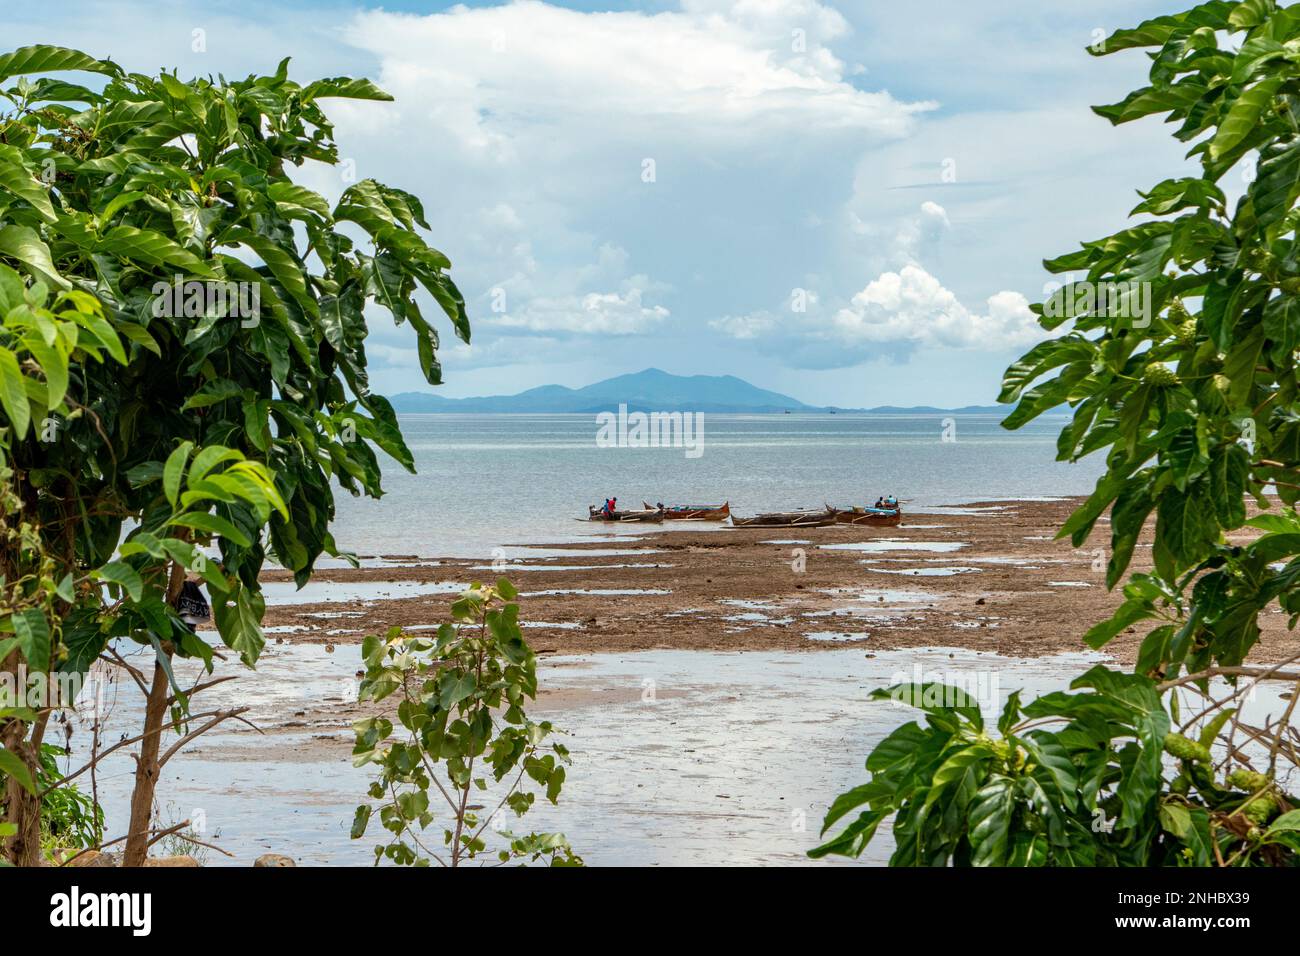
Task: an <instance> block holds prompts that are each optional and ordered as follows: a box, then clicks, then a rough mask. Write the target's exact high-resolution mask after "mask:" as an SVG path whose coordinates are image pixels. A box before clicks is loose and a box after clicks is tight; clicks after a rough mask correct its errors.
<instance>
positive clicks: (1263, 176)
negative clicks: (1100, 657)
mask: <svg viewBox="0 0 1300 956" xmlns="http://www.w3.org/2000/svg"><path fill="white" fill-rule="evenodd" d="M1131 49H1147V50H1149V51H1150V52H1149V53H1148V56H1149V57H1150V60H1151V71H1150V79H1151V83H1150V85H1149V86H1145V87H1143V88H1142V89H1139V90H1136V91H1134V92H1133V93H1131V94H1130V95H1129V96H1127V97H1125V98H1124V99H1123V100H1122V101H1121V102H1119V103H1115V104H1113V105H1109V106H1102V107H1097V108H1096V112H1097V113H1098V114H1099V115H1101V116H1102V117H1105V118H1106V119H1108V120H1110V121H1111V122H1112V123H1115V124H1119V123H1127V122H1130V121H1132V120H1136V119H1139V118H1142V117H1147V116H1152V115H1157V114H1163V115H1164V116H1165V119H1166V122H1168V123H1171V124H1173V125H1174V131H1173V135H1174V136H1175V137H1176V138H1177V139H1178V140H1179V141H1181V142H1184V143H1187V144H1189V153H1188V155H1189V156H1192V157H1195V158H1196V159H1197V160H1198V161H1199V163H1200V175H1199V176H1185V177H1180V178H1175V179H1168V180H1165V181H1164V182H1161V183H1159V184H1158V185H1156V186H1154V187H1153V188H1151V189H1149V190H1147V191H1146V192H1142V193H1140V194H1139V195H1140V197H1141V202H1139V203H1138V205H1137V206H1136V207H1135V208H1134V210H1133V214H1134V215H1135V216H1137V217H1139V219H1140V221H1139V222H1138V223H1137V224H1135V225H1133V226H1131V227H1130V228H1128V229H1125V230H1123V231H1120V232H1117V233H1115V234H1114V235H1111V236H1107V237H1105V238H1103V239H1099V240H1096V241H1092V242H1085V243H1083V245H1082V248H1080V249H1079V250H1078V251H1077V252H1073V253H1070V254H1068V255H1065V256H1062V257H1060V258H1058V259H1053V260H1050V261H1049V262H1047V263H1046V266H1047V268H1048V269H1049V270H1050V271H1052V272H1054V273H1058V274H1062V273H1064V274H1066V275H1067V278H1066V282H1065V284H1064V285H1063V286H1062V287H1061V288H1060V289H1059V290H1057V291H1056V292H1054V293H1053V294H1052V296H1051V297H1050V298H1049V299H1048V300H1047V301H1046V302H1044V303H1043V304H1041V305H1039V306H1035V311H1036V312H1038V314H1039V315H1040V316H1041V319H1040V321H1041V324H1042V325H1043V327H1044V328H1046V329H1048V330H1055V331H1058V333H1059V334H1058V335H1057V336H1056V337H1055V338H1052V339H1049V340H1047V341H1045V342H1043V343H1042V344H1040V345H1038V346H1036V347H1035V348H1033V349H1031V350H1030V351H1029V352H1028V353H1027V354H1026V355H1025V356H1024V357H1023V358H1022V359H1021V360H1020V361H1018V362H1016V363H1015V364H1014V365H1012V366H1011V368H1010V369H1008V371H1007V373H1006V378H1005V382H1004V387H1003V391H1002V395H1001V400H1002V401H1004V402H1018V405H1017V407H1016V409H1015V410H1014V411H1013V412H1012V413H1011V415H1010V416H1009V417H1008V418H1007V420H1006V421H1005V422H1004V425H1005V426H1006V427H1008V428H1018V427H1020V426H1021V425H1023V424H1025V423H1026V422H1028V421H1030V420H1032V419H1033V418H1034V417H1036V416H1037V415H1039V414H1041V413H1043V412H1045V411H1047V410H1049V409H1053V408H1056V407H1058V406H1060V405H1062V404H1064V403H1068V404H1069V405H1070V406H1071V407H1072V408H1073V411H1074V414H1073V418H1072V420H1071V422H1070V424H1068V425H1067V426H1066V427H1065V428H1064V429H1063V430H1062V431H1061V434H1060V437H1059V440H1058V443H1057V451H1058V459H1059V460H1062V461H1077V460H1078V459H1079V458H1081V457H1083V456H1085V455H1088V454H1092V453H1098V454H1102V455H1104V457H1105V462H1106V471H1105V474H1103V475H1102V477H1101V478H1100V480H1099V481H1098V482H1097V486H1096V489H1095V491H1094V492H1093V493H1092V495H1091V496H1090V497H1089V498H1088V499H1087V501H1086V502H1085V503H1084V504H1083V505H1082V506H1081V507H1080V508H1079V509H1078V510H1077V511H1075V512H1074V514H1072V515H1071V517H1070V518H1069V520H1068V521H1067V522H1066V523H1065V525H1064V526H1063V527H1062V528H1061V532H1060V534H1061V536H1068V537H1070V538H1071V540H1072V541H1073V543H1074V545H1075V546H1076V547H1077V546H1080V545H1082V544H1083V542H1084V541H1086V540H1087V539H1088V537H1089V536H1090V534H1091V533H1092V532H1093V529H1094V526H1095V525H1096V524H1097V522H1098V520H1099V519H1100V517H1101V516H1102V515H1103V514H1105V513H1106V512H1107V510H1109V512H1110V561H1109V566H1108V569H1107V577H1106V580H1107V586H1108V587H1115V586H1116V585H1118V584H1120V582H1121V581H1124V580H1125V575H1126V574H1127V573H1128V571H1129V565H1130V562H1131V559H1132V556H1133V553H1134V549H1135V547H1136V545H1137V542H1138V538H1139V535H1140V534H1142V533H1143V529H1144V528H1145V527H1148V526H1149V523H1150V522H1151V519H1153V518H1154V539H1153V544H1152V549H1151V555H1152V565H1153V567H1152V568H1151V570H1150V571H1149V572H1143V573H1133V574H1130V575H1129V576H1128V579H1127V582H1126V583H1125V584H1124V587H1123V595H1124V601H1123V603H1122V604H1121V605H1120V606H1119V608H1118V610H1117V611H1116V613H1115V614H1114V616H1113V617H1111V618H1110V619H1109V620H1107V621H1104V622H1102V623H1100V624H1098V625H1097V626H1095V627H1093V628H1092V629H1091V630H1089V631H1088V632H1087V634H1086V635H1085V638H1084V639H1085V640H1086V642H1087V643H1088V645H1089V646H1091V647H1093V648H1101V647H1104V646H1105V645H1106V644H1107V643H1108V642H1109V641H1110V640H1111V639H1112V638H1114V637H1115V635H1117V634H1118V633H1120V632H1121V631H1123V630H1126V629H1129V628H1142V629H1144V631H1145V636H1144V639H1143V640H1142V643H1141V649H1140V651H1139V653H1138V660H1137V665H1136V667H1135V668H1134V672H1133V673H1131V674H1122V673H1117V672H1115V671H1111V670H1108V669H1106V668H1104V667H1095V668H1093V669H1092V670H1090V671H1088V673H1086V674H1084V675H1082V676H1081V677H1079V678H1078V679H1076V680H1075V681H1074V682H1073V684H1072V685H1071V689H1072V690H1073V691H1076V693H1065V692H1061V693H1054V694H1048V695H1046V696H1044V697H1041V698H1039V699H1038V700H1035V701H1032V702H1030V703H1028V704H1026V705H1023V706H1022V704H1021V701H1020V697H1019V695H1018V694H1015V695H1012V697H1011V699H1010V701H1009V702H1008V703H1007V706H1006V709H1005V711H1004V712H1003V713H1002V716H1001V718H1000V719H999V720H998V722H997V728H996V733H995V734H994V733H990V731H989V729H986V728H985V726H984V722H983V719H982V716H981V713H980V710H979V708H978V707H975V706H974V705H973V702H971V701H970V700H969V699H966V698H964V697H963V698H961V699H960V700H954V699H952V697H951V694H952V692H953V689H952V688H949V689H947V690H944V689H942V688H934V687H929V688H924V687H923V688H911V687H897V688H890V689H888V690H884V691H880V692H879V695H880V696H883V697H890V696H893V697H895V698H898V699H900V700H903V701H905V702H909V703H916V704H918V705H919V706H921V707H922V709H923V710H924V712H925V721H926V724H925V726H921V725H920V724H917V723H915V722H913V723H909V724H906V725H905V726H903V727H901V728H899V729H898V730H897V731H895V732H894V733H893V734H891V735H890V736H889V737H887V738H886V739H885V740H884V741H882V742H881V743H880V744H879V745H878V746H877V747H876V749H875V750H874V752H873V753H872V754H871V756H870V757H869V758H868V759H867V769H868V770H869V771H870V772H871V779H870V781H869V782H868V783H866V784H864V785H862V786H860V787H858V788H856V789H854V790H852V791H850V792H849V793H846V794H844V795H843V796H841V797H840V798H839V799H838V800H837V801H836V802H835V804H834V805H833V806H832V808H831V811H830V813H829V814H828V815H827V817H826V821H825V827H824V828H823V834H826V833H828V832H830V831H831V829H832V828H834V827H836V825H837V824H839V827H838V829H836V831H835V832H834V833H832V834H831V836H830V837H829V838H828V839H827V841H826V842H825V843H824V844H823V845H822V846H820V847H819V848H817V849H816V850H814V851H812V852H813V855H823V854H826V853H842V854H848V855H854V856H856V855H857V854H859V853H860V852H861V851H862V849H863V848H864V847H865V846H866V844H867V842H868V841H869V840H870V839H871V837H872V835H873V834H874V832H875V830H876V828H877V827H878V825H879V824H880V823H881V822H882V821H883V820H885V819H886V818H888V817H889V816H890V815H894V823H893V829H894V834H895V836H896V838H897V850H896V852H895V853H894V856H893V858H892V862H893V863H895V864H901V865H931V864H945V863H957V864H975V865H999V864H1017V865H1076V864H1085V865H1094V864H1096V865H1134V866H1146V865H1172V864H1190V865H1197V866H1210V865H1229V864H1233V865H1235V864H1273V865H1278V864H1294V863H1295V862H1296V859H1297V857H1296V854H1297V851H1300V810H1297V809H1295V808H1296V807H1297V806H1298V805H1300V801H1298V800H1297V798H1296V797H1295V796H1293V795H1292V794H1290V793H1288V792H1287V790H1286V788H1285V779H1284V777H1285V773H1284V772H1285V771H1287V770H1288V768H1293V767H1294V766H1295V765H1296V764H1297V762H1300V756H1298V755H1297V752H1296V749H1295V733H1296V730H1295V725H1294V723H1293V721H1292V715H1293V711H1294V708H1295V704H1296V699H1297V696H1300V693H1298V692H1300V673H1297V672H1296V670H1295V669H1294V668H1291V667H1289V665H1290V664H1292V663H1293V662H1294V660H1295V658H1292V659H1291V660H1288V661H1285V662H1283V663H1281V664H1274V665H1268V666H1265V665H1262V664H1251V663H1250V656H1251V653H1252V651H1254V650H1255V649H1256V647H1257V645H1258V643H1259V641H1260V637H1261V629H1260V617H1261V615H1263V614H1265V613H1267V612H1269V611H1273V610H1277V611H1281V612H1282V614H1283V615H1284V617H1283V620H1285V621H1286V623H1287V625H1288V627H1290V628H1294V626H1295V623H1296V620H1297V615H1298V614H1300V588H1297V581H1298V580H1300V557H1297V556H1298V555H1300V519H1298V518H1297V515H1296V511H1295V507H1294V506H1295V502H1296V498H1297V495H1298V494H1300V401H1298V400H1297V364H1296V357H1297V349H1298V348H1300V254H1298V249H1300V247H1298V246H1297V239H1296V226H1297V222H1298V221H1300V211H1298V210H1297V196H1298V195H1300V8H1298V7H1290V8H1280V7H1278V5H1277V4H1276V3H1274V2H1272V0H1247V2H1240V3H1238V2H1210V3H1202V4H1199V5H1198V6H1196V7H1194V8H1192V9H1191V10H1188V11H1186V12H1183V13H1179V14H1175V15H1171V16H1163V17H1157V18H1155V19H1153V20H1148V21H1146V22H1145V23H1142V24H1140V25H1139V26H1138V27H1136V28H1135V29H1129V30H1120V31H1118V32H1116V33H1114V34H1113V35H1111V36H1110V37H1109V38H1108V39H1107V40H1106V41H1105V42H1104V43H1103V44H1101V45H1099V46H1097V47H1095V48H1093V49H1092V52H1093V53H1094V54H1097V55H1106V54H1111V53H1115V52H1119V51H1123V50H1131ZM1239 166H1241V167H1242V168H1245V169H1246V170H1248V171H1253V172H1254V175H1253V176H1250V177H1247V180H1246V187H1245V190H1244V195H1242V196H1241V198H1240V199H1239V200H1237V201H1236V202H1235V203H1231V204H1230V203H1229V201H1228V199H1227V192H1228V190H1227V189H1226V188H1225V186H1224V185H1223V184H1222V183H1223V180H1224V177H1225V176H1226V175H1227V174H1228V173H1229V171H1231V170H1234V169H1236V168H1238V167H1239ZM1248 498H1253V499H1254V501H1255V502H1256V504H1257V505H1258V507H1259V508H1260V509H1263V513H1260V514H1258V515H1257V516H1256V517H1253V518H1252V517H1248V512H1247V507H1246V501H1247V499H1248ZM1242 531H1245V532H1250V533H1251V536H1250V539H1249V540H1246V539H1245V538H1243V536H1242V535H1241V534H1239V532H1242ZM1215 678H1219V679H1222V680H1224V681H1226V682H1227V683H1228V685H1229V690H1228V691H1226V692H1224V691H1221V690H1216V691H1215V692H1214V693H1213V694H1212V693H1211V685H1210V681H1211V680H1212V679H1215ZM1266 680H1267V681H1279V680H1280V681H1286V682H1289V683H1291V684H1292V685H1293V686H1292V687H1291V694H1290V696H1289V703H1288V704H1287V705H1286V707H1285V709H1284V712H1283V713H1282V714H1281V715H1279V716H1278V717H1277V718H1275V719H1272V720H1270V721H1268V722H1261V724H1260V725H1252V724H1251V723H1249V722H1248V721H1247V720H1246V719H1245V717H1244V716H1243V714H1242V712H1241V707H1240V704H1241V701H1242V699H1243V698H1244V697H1245V696H1246V695H1247V694H1248V693H1249V691H1250V690H1251V689H1252V688H1253V687H1254V686H1256V684H1257V683H1258V682H1260V681H1266ZM1189 703H1190V704H1191V706H1189ZM855 811H856V813H855ZM851 814H852V815H851Z"/></svg>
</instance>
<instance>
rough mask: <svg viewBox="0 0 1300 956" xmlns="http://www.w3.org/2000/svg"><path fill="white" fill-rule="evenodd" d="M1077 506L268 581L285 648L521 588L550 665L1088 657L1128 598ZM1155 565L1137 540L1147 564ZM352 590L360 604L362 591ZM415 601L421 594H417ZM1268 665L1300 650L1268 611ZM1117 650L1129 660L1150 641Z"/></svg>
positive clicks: (688, 535) (646, 538)
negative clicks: (1070, 535)
mask: <svg viewBox="0 0 1300 956" xmlns="http://www.w3.org/2000/svg"><path fill="white" fill-rule="evenodd" d="M1079 501H1080V499H1075V498H1068V499H1066V498H1063V499H1057V500H1046V501H1001V502H999V501H990V502H982V503H977V504H973V505H964V506H961V507H960V508H950V509H936V511H935V512H932V513H925V514H920V513H918V514H907V515H905V519H904V521H903V523H902V525H901V526H899V527H896V528H882V529H873V528H862V527H857V526H851V525H836V526H832V527H827V528H803V529H788V528H731V527H716V526H715V527H709V528H701V527H699V526H687V527H685V528H679V527H672V526H671V525H669V526H667V527H665V529H663V530H659V529H656V530H652V531H647V532H646V533H644V534H636V535H634V536H630V535H620V536H619V537H618V538H617V540H612V539H610V538H604V537H602V538H601V540H598V541H593V542H590V543H586V542H582V543H573V542H569V543H564V544H557V545H519V546H515V547H509V548H507V549H505V556H504V558H502V556H500V555H498V560H497V561H496V564H495V567H494V565H493V563H492V562H490V561H483V560H472V559H459V558H437V557H429V558H425V557H419V556H414V555H410V556H399V555H390V556H387V558H386V559H385V560H379V559H375V560H374V561H373V565H375V566H363V567H361V568H356V569H352V568H343V569H338V568H330V569H321V570H318V571H317V572H316V574H315V575H314V577H313V579H312V582H311V583H310V584H309V585H308V588H307V589H306V590H305V591H303V592H293V590H292V583H291V580H290V577H289V575H288V574H287V573H285V572H281V571H275V572H270V573H268V574H266V575H265V576H264V579H263V580H264V581H265V582H268V583H274V585H275V587H276V588H278V589H279V591H280V594H281V600H283V601H285V602H292V603H280V604H276V603H272V606H270V607H268V608H267V613H266V619H265V624H266V625H267V626H268V628H269V629H270V635H271V636H272V639H273V640H278V641H292V642H299V641H306V642H312V643H354V642H357V641H360V640H361V639H362V638H363V637H364V636H365V635H366V634H372V633H377V632H381V631H383V630H386V629H387V628H389V627H391V626H393V625H400V626H402V627H408V628H409V627H417V628H423V627H429V626H435V625H436V624H438V623H439V622H441V621H443V620H445V619H446V617H447V607H448V605H449V604H450V603H451V601H452V600H454V598H455V596H456V594H458V593H459V592H460V590H461V589H463V588H464V587H466V586H468V585H469V584H470V583H471V582H474V581H492V580H495V579H496V578H497V577H498V576H501V575H504V576H506V577H508V578H509V579H510V580H511V581H512V582H513V583H514V585H515V586H516V587H517V588H518V589H519V591H520V599H519V600H520V605H521V607H520V618H521V620H522V621H523V622H525V623H526V625H527V627H526V631H525V633H526V635H527V637H528V638H529V641H530V643H532V645H533V646H534V647H535V648H536V649H537V650H538V651H539V652H548V653H560V654H583V653H594V652H604V651H635V650H651V649H663V648H671V649H696V650H810V651H815V650H818V649H822V648H828V647H845V646H853V647H860V648H862V649H864V650H867V651H873V650H884V649H894V648H906V647H962V648H970V649H974V650H982V651H991V652H994V653H998V654H1005V655H1010V656H1020V657H1034V656H1042V655H1047V654H1055V653H1060V652H1063V651H1075V650H1079V649H1081V642H1080V638H1081V636H1082V634H1083V632H1084V630H1085V629H1086V628H1087V627H1088V626H1089V625H1090V624H1092V623H1094V622H1096V621H1100V620H1102V619H1103V618H1105V617H1107V616H1109V614H1110V613H1111V612H1112V611H1113V609H1114V608H1115V607H1116V606H1117V605H1118V603H1119V602H1120V600H1121V596H1120V595H1119V594H1118V593H1111V592H1108V591H1106V589H1105V584H1104V570H1103V568H1104V563H1105V556H1106V555H1105V548H1106V547H1107V545H1108V539H1109V534H1108V529H1107V527H1106V524H1105V519H1103V520H1102V522H1099V524H1098V527H1097V531H1096V532H1095V534H1094V536H1093V539H1092V540H1091V541H1089V542H1087V543H1085V545H1084V547H1083V548H1079V549H1076V548H1073V547H1072V546H1071V544H1070V542H1069V541H1068V540H1061V541H1057V540H1055V539H1054V536H1055V533H1056V529H1057V528H1058V527H1060V525H1061V523H1062V522H1064V520H1065V519H1066V517H1067V516H1068V515H1069V514H1070V512H1071V511H1072V510H1073V509H1074V508H1075V507H1077V504H1078V502H1079ZM1149 553H1150V542H1149V538H1148V539H1147V540H1145V541H1143V542H1141V543H1140V544H1139V545H1138V548H1137V550H1136V552H1135V558H1134V568H1135V569H1141V568H1142V567H1143V566H1144V565H1145V563H1146V562H1147V560H1148V555H1149ZM349 592H351V596H349ZM408 595H409V596H408ZM1263 623H1264V626H1265V637H1264V640H1263V641H1262V642H1261V648H1260V650H1261V651H1262V653H1263V656H1264V658H1274V657H1281V656H1282V655H1283V654H1285V653H1289V652H1292V649H1293V648H1296V646H1297V644H1300V641H1297V639H1296V636H1295V635H1293V634H1291V633H1289V632H1287V631H1286V629H1285V620H1284V618H1283V616H1282V615H1281V614H1280V613H1279V614H1271V615H1265V618H1264V622H1263ZM1141 633H1144V630H1143V629H1141V628H1139V630H1138V632H1127V633H1125V634H1121V635H1120V636H1119V637H1118V638H1117V639H1116V640H1115V641H1113V642H1112V643H1111V644H1110V645H1109V646H1108V647H1107V648H1106V650H1107V652H1108V654H1110V655H1113V656H1114V657H1116V658H1117V659H1119V660H1120V661H1125V662H1127V661H1131V660H1132V659H1133V657H1134V655H1135V654H1136V651H1137V644H1138V640H1139V638H1140V634H1141Z"/></svg>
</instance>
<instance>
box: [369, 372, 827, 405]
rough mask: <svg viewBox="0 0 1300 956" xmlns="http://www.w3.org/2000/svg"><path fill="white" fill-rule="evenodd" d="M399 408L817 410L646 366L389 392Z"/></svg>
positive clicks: (737, 385) (724, 379)
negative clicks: (570, 378) (522, 388)
mask: <svg viewBox="0 0 1300 956" xmlns="http://www.w3.org/2000/svg"><path fill="white" fill-rule="evenodd" d="M390 401H392V403H393V408H394V409H396V410H397V411H399V412H577V413H591V414H595V413H596V412H605V411H616V410H617V409H618V406H619V405H626V406H627V407H628V409H629V410H634V411H635V410H638V409H640V410H642V411H646V410H652V411H663V412H673V411H691V412H715V413H717V412H784V411H792V412H794V411H801V412H810V411H818V409H816V408H814V407H813V406H811V405H805V404H804V403H803V402H801V401H799V400H798V399H794V398H791V397H790V396H789V395H781V394H780V393H778V392H769V391H768V390H767V389H763V388H758V387H756V386H754V385H750V384H749V383H748V382H746V381H743V380H742V379H738V378H736V377H735V376H734V375H670V374H669V373H668V372H664V371H661V370H659V369H657V368H648V369H646V370H645V371H643V372H636V373H634V374H631V375H618V376H615V377H614V378H607V379H605V380H604V381H603V382H597V383H596V384H594V385H587V386H586V387H584V388H566V387H565V386H563V385H542V386H540V387H538V388H530V389H528V391H526V392H520V393H519V394H518V395H493V396H489V397H483V398H443V397H442V396H440V395H432V394H430V393H428V392H401V393H399V394H397V395H393V396H390Z"/></svg>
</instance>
